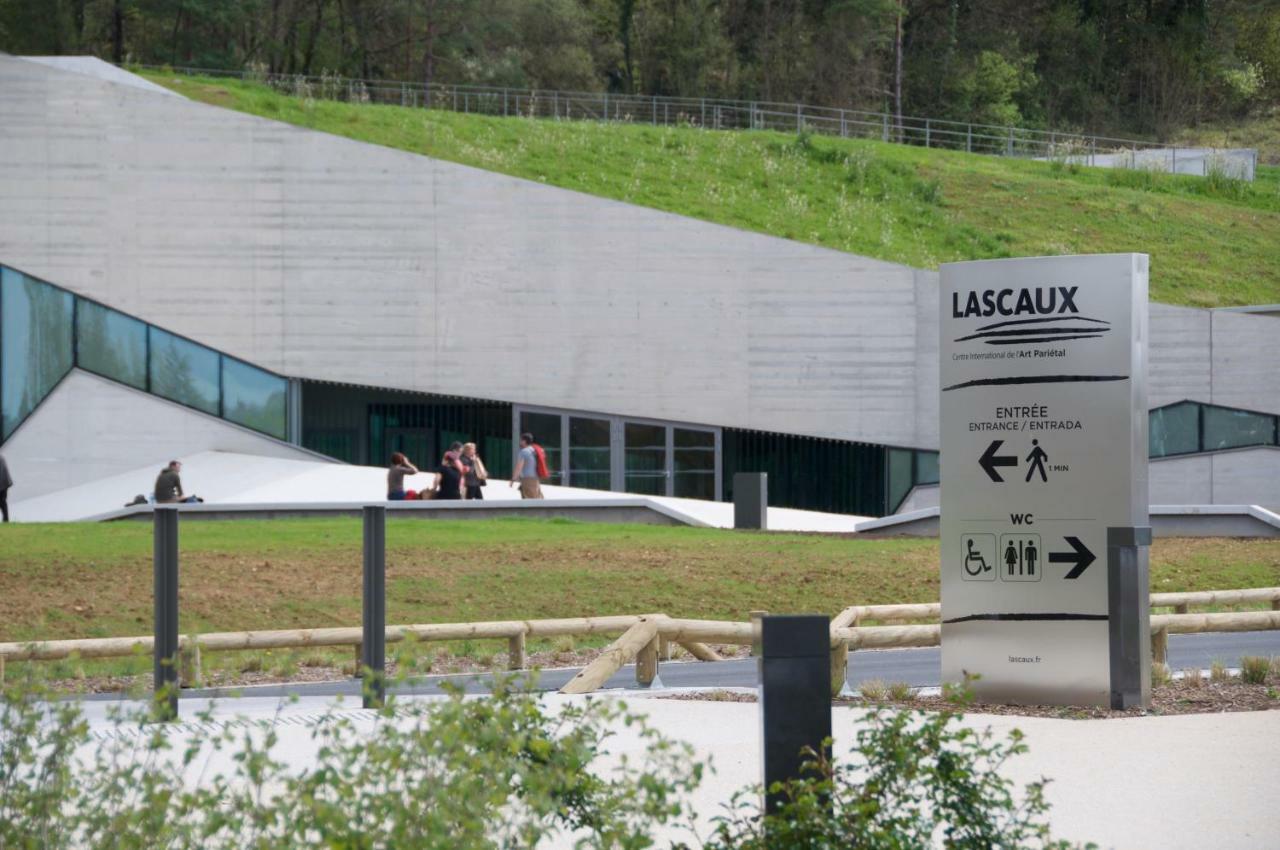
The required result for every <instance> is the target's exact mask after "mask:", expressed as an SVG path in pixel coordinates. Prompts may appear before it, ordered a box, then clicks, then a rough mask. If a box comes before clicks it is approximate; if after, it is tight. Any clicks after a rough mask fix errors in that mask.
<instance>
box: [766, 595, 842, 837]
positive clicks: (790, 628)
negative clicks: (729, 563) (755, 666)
mask: <svg viewBox="0 0 1280 850" xmlns="http://www.w3.org/2000/svg"><path fill="white" fill-rule="evenodd" d="M830 635H831V621H830V620H829V619H828V618H827V617H823V616H784V617H770V616H766V617H762V618H761V619H760V634H759V636H758V637H757V640H758V641H759V642H760V647H759V667H760V722H761V730H762V733H763V741H762V746H761V750H762V753H763V756H764V791H765V798H764V801H765V812H766V813H767V814H773V813H775V812H776V811H777V810H778V809H779V808H780V807H781V806H782V804H783V802H784V801H785V800H786V797H785V795H783V794H776V793H773V792H772V791H771V790H770V789H771V788H772V786H773V785H774V783H777V782H782V783H785V782H787V781H788V780H791V779H799V778H800V776H801V771H800V767H801V765H802V764H803V763H804V762H805V761H806V760H808V759H810V758H812V756H806V755H805V754H804V750H805V748H806V747H807V748H810V749H812V750H813V751H814V752H815V753H826V755H827V756H830V748H829V747H827V746H826V744H825V743H824V742H825V741H826V740H827V739H828V738H830V737H831V637H830Z"/></svg>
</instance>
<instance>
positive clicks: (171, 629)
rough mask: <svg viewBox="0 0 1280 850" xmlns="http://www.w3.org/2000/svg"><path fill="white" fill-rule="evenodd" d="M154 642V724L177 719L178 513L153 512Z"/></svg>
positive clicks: (168, 510)
mask: <svg viewBox="0 0 1280 850" xmlns="http://www.w3.org/2000/svg"><path fill="white" fill-rule="evenodd" d="M153 517H154V523H155V524H154V526H153V532H152V534H153V536H152V548H153V556H154V557H153V561H152V563H153V567H154V570H153V580H154V585H153V586H154V593H155V608H154V614H155V642H154V644H153V645H152V660H153V664H152V671H153V677H152V688H153V689H154V693H155V697H154V703H155V716H156V719H157V720H160V721H165V720H176V719H177V718H178V509H177V508H160V507H157V508H156V509H155V511H153Z"/></svg>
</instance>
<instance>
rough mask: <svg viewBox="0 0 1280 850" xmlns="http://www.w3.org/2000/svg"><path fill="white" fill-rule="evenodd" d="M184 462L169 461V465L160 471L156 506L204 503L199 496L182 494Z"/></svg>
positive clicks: (157, 478) (157, 477)
mask: <svg viewBox="0 0 1280 850" xmlns="http://www.w3.org/2000/svg"><path fill="white" fill-rule="evenodd" d="M181 472H182V462H181V461H177V460H171V461H169V465H168V466H166V467H165V468H164V469H162V470H160V474H159V475H158V476H156V504H157V505H171V504H175V503H178V502H203V501H204V499H201V498H200V497H199V496H188V495H187V494H186V493H184V492H182V476H181V475H180V474H179V473H181Z"/></svg>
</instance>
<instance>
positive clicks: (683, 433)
mask: <svg viewBox="0 0 1280 850" xmlns="http://www.w3.org/2000/svg"><path fill="white" fill-rule="evenodd" d="M673 446H674V448H675V470H674V471H675V495H676V496H680V497H682V498H686V499H714V498H715V497H716V435H715V432H713V431H701V430H694V429H691V428H675V429H674V436H673Z"/></svg>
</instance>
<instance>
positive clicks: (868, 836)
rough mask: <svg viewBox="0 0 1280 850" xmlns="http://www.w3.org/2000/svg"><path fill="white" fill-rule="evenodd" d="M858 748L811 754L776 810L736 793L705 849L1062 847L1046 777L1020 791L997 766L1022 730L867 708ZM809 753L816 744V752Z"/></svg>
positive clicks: (1017, 750) (1018, 745)
mask: <svg viewBox="0 0 1280 850" xmlns="http://www.w3.org/2000/svg"><path fill="white" fill-rule="evenodd" d="M866 720H867V722H866V725H865V726H864V728H863V729H862V731H861V732H859V733H858V740H857V744H856V746H855V747H854V748H853V753H852V758H851V759H850V760H849V761H848V762H847V763H844V764H839V765H835V764H832V763H831V762H830V761H829V760H826V759H824V758H821V757H814V758H812V759H811V761H810V762H809V763H808V765H807V769H808V771H809V773H808V776H807V777H806V778H804V779H802V780H799V781H795V782H792V783H790V784H787V785H785V786H784V785H779V786H776V787H775V788H774V789H773V790H774V791H776V792H778V793H780V794H782V795H783V803H782V805H781V806H780V808H779V810H778V811H777V812H776V813H774V814H771V815H767V816H766V815H763V814H762V813H761V811H760V807H759V805H758V804H757V803H756V802H755V800H757V799H758V794H759V790H758V789H756V790H755V791H753V792H743V793H740V794H738V795H737V796H735V798H734V802H733V804H732V805H731V807H730V809H729V812H728V814H726V815H724V816H723V817H721V818H719V819H718V820H717V826H716V829H715V832H714V834H713V835H712V836H711V838H710V840H709V841H708V842H707V844H706V845H705V846H706V847H707V848H709V850H730V848H732V850H764V848H772V847H811V848H818V847H830V848H836V847H840V848H846V847H848V848H928V847H934V846H945V847H947V848H952V850H980V849H981V850H988V848H993V847H1004V848H1031V847H1065V846H1066V845H1065V844H1063V843H1054V842H1053V841H1052V840H1051V838H1050V834H1049V827H1048V824H1047V823H1046V822H1045V815H1046V813H1047V811H1048V809H1049V804H1048V803H1047V802H1046V801H1045V798H1044V787H1045V784H1046V782H1045V780H1041V781H1039V782H1033V783H1031V784H1029V785H1027V786H1026V787H1025V788H1024V789H1022V794H1021V795H1020V796H1021V799H1020V800H1018V799H1015V795H1014V793H1013V792H1014V785H1013V783H1012V782H1011V781H1010V780H1008V779H1005V778H1004V777H1003V776H1002V775H1001V773H1000V769H1001V767H1002V766H1003V765H1004V764H1005V762H1007V761H1008V760H1009V759H1010V758H1012V757H1013V756H1016V755H1019V754H1021V753H1024V752H1026V749H1027V748H1026V745H1025V744H1024V743H1023V742H1022V736H1021V734H1020V733H1019V732H1017V731H1016V730H1015V731H1014V732H1013V733H1011V735H1010V737H1009V738H1008V739H1007V740H1005V739H1001V738H996V737H995V736H994V735H993V734H992V733H991V732H990V730H986V731H977V730H974V729H969V728H966V727H964V726H962V725H961V724H960V723H959V722H958V720H957V716H956V715H954V714H950V713H943V712H939V713H932V714H929V713H923V712H911V711H891V710H887V709H883V708H879V707H877V708H873V709H870V710H869V713H868V715H867V719H866ZM811 755H812V753H811Z"/></svg>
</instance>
